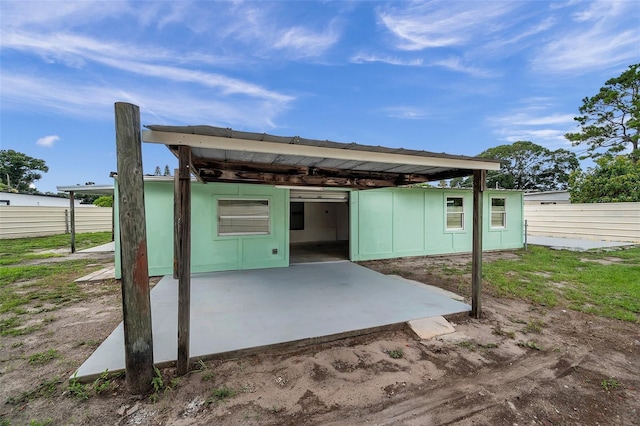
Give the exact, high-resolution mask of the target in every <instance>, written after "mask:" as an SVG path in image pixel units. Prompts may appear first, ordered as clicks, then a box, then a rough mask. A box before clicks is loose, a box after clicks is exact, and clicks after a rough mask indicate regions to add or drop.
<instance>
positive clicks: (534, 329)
mask: <svg viewBox="0 0 640 426" xmlns="http://www.w3.org/2000/svg"><path fill="white" fill-rule="evenodd" d="M544 326H545V323H544V322H542V321H540V320H535V319H533V320H529V321H528V322H527V325H526V326H525V327H524V328H523V329H522V332H523V333H525V334H526V333H538V334H539V333H542V328H543V327H544Z"/></svg>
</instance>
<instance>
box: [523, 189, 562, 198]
mask: <svg viewBox="0 0 640 426" xmlns="http://www.w3.org/2000/svg"><path fill="white" fill-rule="evenodd" d="M568 193H569V191H568V190H566V189H561V190H556V191H539V192H525V193H524V195H525V196H527V195H547V194H568Z"/></svg>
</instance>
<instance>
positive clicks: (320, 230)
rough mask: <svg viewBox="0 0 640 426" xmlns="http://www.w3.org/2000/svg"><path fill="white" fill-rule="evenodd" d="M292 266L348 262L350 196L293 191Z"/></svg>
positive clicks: (290, 224)
mask: <svg viewBox="0 0 640 426" xmlns="http://www.w3.org/2000/svg"><path fill="white" fill-rule="evenodd" d="M290 203H291V205H290V220H289V241H290V246H289V263H290V264H293V263H310V262H332V261H338V260H349V192H348V191H324V190H322V188H319V189H318V190H308V189H305V190H297V189H296V190H291V192H290Z"/></svg>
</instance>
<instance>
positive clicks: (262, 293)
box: [77, 262, 471, 380]
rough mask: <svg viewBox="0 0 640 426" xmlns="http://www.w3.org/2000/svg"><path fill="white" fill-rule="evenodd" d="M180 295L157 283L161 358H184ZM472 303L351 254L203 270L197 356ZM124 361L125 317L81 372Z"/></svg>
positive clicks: (196, 312) (194, 344) (172, 285)
mask: <svg viewBox="0 0 640 426" xmlns="http://www.w3.org/2000/svg"><path fill="white" fill-rule="evenodd" d="M177 300H178V285H177V280H174V279H173V278H172V277H170V276H165V277H164V278H162V279H161V280H160V282H159V283H158V284H157V285H156V286H155V287H154V288H153V290H152V291H151V307H152V324H153V326H152V327H153V342H154V351H153V352H154V362H155V363H156V364H168V363H170V362H173V361H175V360H176V358H177V335H178V331H177V316H178V314H177V309H178V306H177V305H178V303H177ZM470 309H471V308H470V307H469V305H466V304H464V303H461V302H458V301H455V300H452V299H450V298H448V297H446V296H443V295H440V294H437V293H435V292H433V291H431V290H429V289H428V288H427V287H425V286H423V285H419V284H416V283H412V282H409V281H404V280H398V279H396V278H393V277H388V276H386V275H383V274H380V273H377V272H375V271H372V270H370V269H367V268H365V267H362V266H359V265H356V264H354V263H351V262H327V263H308V264H298V265H292V266H290V267H289V268H273V269H259V270H247V271H229V272H214V273H204V274H196V275H193V276H192V278H191V341H190V356H191V358H192V359H197V358H213V357H216V355H217V356H218V357H223V356H224V354H232V353H236V352H239V351H243V350H250V349H255V348H265V347H271V346H274V345H279V344H284V343H293V342H303V341H306V342H311V341H314V340H316V339H317V340H318V341H322V338H326V337H327V336H329V337H335V338H339V337H344V336H345V335H354V334H357V333H356V332H358V331H367V330H373V329H376V328H380V327H385V326H390V325H397V324H402V323H405V322H407V321H410V320H414V319H419V318H425V317H432V316H438V315H449V314H454V313H459V312H467V311H469V310H470ZM124 366H125V360H124V334H123V326H122V323H121V324H120V325H119V326H118V327H117V328H116V329H115V330H114V331H113V333H111V335H110V336H109V337H108V338H107V339H106V340H105V341H104V342H103V343H102V344H101V345H100V346H99V347H98V349H96V351H95V352H94V353H93V355H91V356H90V357H89V359H87V361H86V362H85V363H84V364H83V365H82V366H81V367H80V368H79V369H78V371H77V375H78V377H81V378H85V379H87V380H88V379H91V378H93V377H95V376H97V375H99V374H100V373H102V372H103V371H105V370H106V369H109V371H112V372H113V371H119V370H123V369H124Z"/></svg>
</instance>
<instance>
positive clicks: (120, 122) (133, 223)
mask: <svg viewBox="0 0 640 426" xmlns="http://www.w3.org/2000/svg"><path fill="white" fill-rule="evenodd" d="M115 118H116V152H117V158H118V203H119V221H120V222H119V223H120V258H121V259H120V264H121V267H122V311H123V316H124V348H125V364H126V374H127V376H126V377H127V386H128V388H129V390H130V391H131V392H132V393H144V392H147V391H148V390H150V389H151V380H152V379H153V336H152V330H151V301H150V297H149V269H148V259H147V232H146V221H145V211H144V181H143V172H142V141H141V137H140V109H139V108H138V107H137V106H136V105H132V104H128V103H123V102H117V103H116V104H115Z"/></svg>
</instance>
